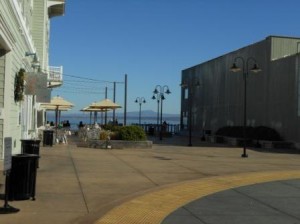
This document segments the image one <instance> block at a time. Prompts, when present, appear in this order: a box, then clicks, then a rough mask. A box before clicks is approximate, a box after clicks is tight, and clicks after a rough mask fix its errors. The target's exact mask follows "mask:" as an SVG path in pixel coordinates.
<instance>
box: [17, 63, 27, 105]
mask: <svg viewBox="0 0 300 224" xmlns="http://www.w3.org/2000/svg"><path fill="white" fill-rule="evenodd" d="M25 74H26V73H25V69H23V68H21V69H20V70H19V72H17V73H16V76H15V102H16V103H17V102H20V101H22V100H23V99H24V83H25Z"/></svg>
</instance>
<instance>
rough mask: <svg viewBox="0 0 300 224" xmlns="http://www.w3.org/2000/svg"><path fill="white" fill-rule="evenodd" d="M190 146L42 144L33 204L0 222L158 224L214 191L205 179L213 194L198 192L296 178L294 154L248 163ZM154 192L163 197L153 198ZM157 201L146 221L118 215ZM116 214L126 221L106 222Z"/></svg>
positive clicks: (258, 155) (215, 149)
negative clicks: (161, 204)
mask: <svg viewBox="0 0 300 224" xmlns="http://www.w3.org/2000/svg"><path fill="white" fill-rule="evenodd" d="M187 142H188V141H187V138H183V137H174V138H171V139H164V140H163V141H162V142H159V144H154V145H153V148H152V149H124V150H116V149H113V150H103V149H89V148H77V147H76V145H75V144H73V143H72V142H70V143H69V144H68V145H56V146H55V147H53V148H51V147H41V150H40V151H41V159H40V168H39V169H38V176H37V193H36V201H29V200H26V201H12V202H9V204H10V205H11V206H14V207H16V208H19V209H21V211H20V212H19V213H16V214H10V215H0V223H6V224H10V223H11V224H18V223H25V224H26V223H28V224H29V223H30V224H31V223H35V224H36V223H37V224H38V223H41V224H48V223H49V224H50V223H51V224H52V223H56V224H60V223H118V224H119V223H122V224H126V223H160V222H162V221H163V220H164V219H165V218H166V217H167V216H168V215H169V214H170V213H171V212H172V211H174V210H176V209H177V208H180V207H182V206H184V205H185V204H187V203H189V202H191V201H193V200H195V199H197V198H200V197H202V196H201V191H203V189H205V188H203V186H207V187H206V189H212V187H211V186H210V185H209V182H207V181H209V180H210V181H212V182H215V184H216V185H215V190H214V191H213V192H208V193H205V192H204V191H203V192H202V193H205V194H203V195H207V194H212V193H215V192H219V191H223V190H226V189H228V188H235V187H239V186H246V185H249V184H253V183H260V182H265V181H272V180H281V179H294V178H300V175H299V171H300V155H298V154H278V153H271V152H270V153H267V152H258V151H252V150H248V154H249V158H247V159H245V158H241V157H240V154H241V152H242V149H240V148H230V147H226V146H221V145H212V144H207V143H202V142H200V141H198V142H197V141H194V142H193V147H187V146H186V143H187ZM278 171H279V172H278ZM246 176H249V178H245V177H246ZM216 178H220V179H216ZM228 178H232V181H229V179H228ZM234 179H236V181H234ZM246 180H249V181H248V182H247V181H246ZM1 181H2V184H3V179H1V180H0V184H1ZM201 181H204V182H201ZM237 183H238V184H237ZM199 184H200V185H199ZM205 184H207V185H205ZM192 185H194V188H193V186H192ZM188 186H191V188H189V187H188ZM1 189H2V191H3V188H1ZM195 189H199V191H196V190H195ZM178 190H179V191H178ZM159 192H160V193H162V192H164V193H163V194H158V196H157V197H156V198H153V197H152V196H153V195H152V194H157V193H159ZM178 192H182V193H181V194H182V195H188V194H190V198H182V197H178V198H177V200H174V198H172V197H173V196H175V197H176V195H178ZM196 193H197V194H196ZM149 196H150V197H149ZM169 196H170V197H169ZM141 197H142V198H146V200H140V199H141ZM147 198H148V199H149V200H148V199H147ZM136 200H138V201H136ZM155 201H158V202H159V201H160V202H163V201H164V203H165V204H166V205H168V206H167V207H168V208H167V209H161V207H155V208H154V210H157V211H161V214H160V215H159V216H157V214H156V213H155V212H152V210H147V206H146V210H143V212H144V213H143V214H147V217H149V221H146V220H144V219H143V218H144V217H146V216H145V215H142V219H140V220H136V221H134V220H133V219H132V218H131V217H138V213H139V210H137V209H134V208H133V209H132V210H131V212H129V213H128V212H125V213H116V212H117V211H118V209H120V208H124V207H127V206H126V204H127V203H132V202H134V203H135V205H136V207H135V208H137V207H140V208H142V207H143V206H144V205H149V206H152V205H151V204H152V203H154V202H155ZM0 202H1V201H0ZM136 202H137V203H136ZM124 211H125V210H124ZM124 214H125V215H124ZM141 214H142V213H141ZM120 215H121V217H124V218H126V220H127V221H126V222H125V221H124V222H123V221H121V222H119V221H114V220H112V222H106V221H105V222H104V220H109V219H110V218H111V217H118V216H120ZM151 217H152V218H151ZM153 217H159V219H153ZM119 218H120V217H119ZM165 221H168V220H167V219H166V220H165ZM182 223H184V222H182Z"/></svg>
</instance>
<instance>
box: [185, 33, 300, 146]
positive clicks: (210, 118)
mask: <svg viewBox="0 0 300 224" xmlns="http://www.w3.org/2000/svg"><path fill="white" fill-rule="evenodd" d="M299 52H300V38H293V37H281V36H269V37H267V38H266V39H265V40H262V41H260V42H257V43H254V44H252V45H249V46H246V47H243V48H241V49H239V50H236V51H233V52H230V53H228V54H226V55H223V56H220V57H218V58H215V59H212V60H210V61H207V62H204V63H202V64H199V65H196V66H193V67H190V68H187V69H185V70H183V71H182V83H183V84H184V85H183V86H182V87H183V88H182V94H181V124H182V127H183V128H185V129H188V125H189V124H190V123H191V127H192V131H193V135H195V136H196V135H199V137H200V136H201V135H202V131H203V130H211V131H212V133H214V132H215V131H216V130H217V129H219V128H220V127H224V126H243V108H244V79H243V72H242V71H241V72H237V73H234V72H232V71H230V68H231V66H232V64H233V62H234V61H235V59H236V58H237V57H242V58H243V60H244V62H245V63H244V68H245V70H246V71H249V70H250V68H251V67H252V66H253V65H254V61H253V60H252V59H249V58H252V57H253V58H254V59H255V60H256V62H257V64H258V65H259V67H260V68H261V69H262V71H261V72H259V73H251V72H249V74H248V76H247V79H246V80H247V125H250V126H260V125H263V126H267V127H271V128H274V129H276V130H277V131H278V132H279V133H280V134H281V136H282V137H283V138H284V139H285V140H287V141H293V142H296V143H297V142H300V57H299ZM248 59H249V60H248ZM247 60H248V62H249V63H247ZM236 63H237V65H239V66H240V67H243V65H242V60H240V59H238V60H236ZM247 67H248V68H247ZM189 112H191V113H189Z"/></svg>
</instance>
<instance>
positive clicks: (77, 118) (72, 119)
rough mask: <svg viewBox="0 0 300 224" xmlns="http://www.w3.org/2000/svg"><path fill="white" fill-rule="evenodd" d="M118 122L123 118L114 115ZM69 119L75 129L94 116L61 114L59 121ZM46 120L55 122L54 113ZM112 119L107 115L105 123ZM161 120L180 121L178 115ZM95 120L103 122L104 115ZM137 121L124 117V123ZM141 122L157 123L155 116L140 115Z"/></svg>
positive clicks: (136, 121)
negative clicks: (80, 123)
mask: <svg viewBox="0 0 300 224" xmlns="http://www.w3.org/2000/svg"><path fill="white" fill-rule="evenodd" d="M116 118H117V120H118V123H119V124H123V123H124V118H123V117H122V116H116ZM67 120H68V121H69V123H70V124H71V129H72V130H76V129H77V128H78V124H79V122H80V121H82V123H83V124H90V123H92V124H93V123H94V117H93V116H92V119H91V120H90V115H89V114H67V113H66V114H63V112H62V114H61V118H60V122H63V121H67ZM47 121H49V122H51V121H53V122H54V123H55V115H54V114H48V115H47ZM110 121H112V117H111V116H107V123H109V122H110ZM163 121H166V122H167V123H168V124H179V123H180V117H179V116H178V117H177V116H172V117H169V116H166V117H163ZM96 122H97V123H98V124H104V123H105V119H104V116H100V117H99V116H98V118H97V120H96ZM138 123H139V118H138V117H135V116H127V118H126V124H127V125H131V124H138ZM141 124H157V117H151V116H147V117H141Z"/></svg>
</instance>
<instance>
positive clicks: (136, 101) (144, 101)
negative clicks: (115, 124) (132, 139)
mask: <svg viewBox="0 0 300 224" xmlns="http://www.w3.org/2000/svg"><path fill="white" fill-rule="evenodd" d="M134 102H135V103H138V104H139V105H140V111H139V125H141V113H142V112H141V111H142V103H146V100H145V98H144V97H137V98H136V100H135V101H134Z"/></svg>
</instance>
